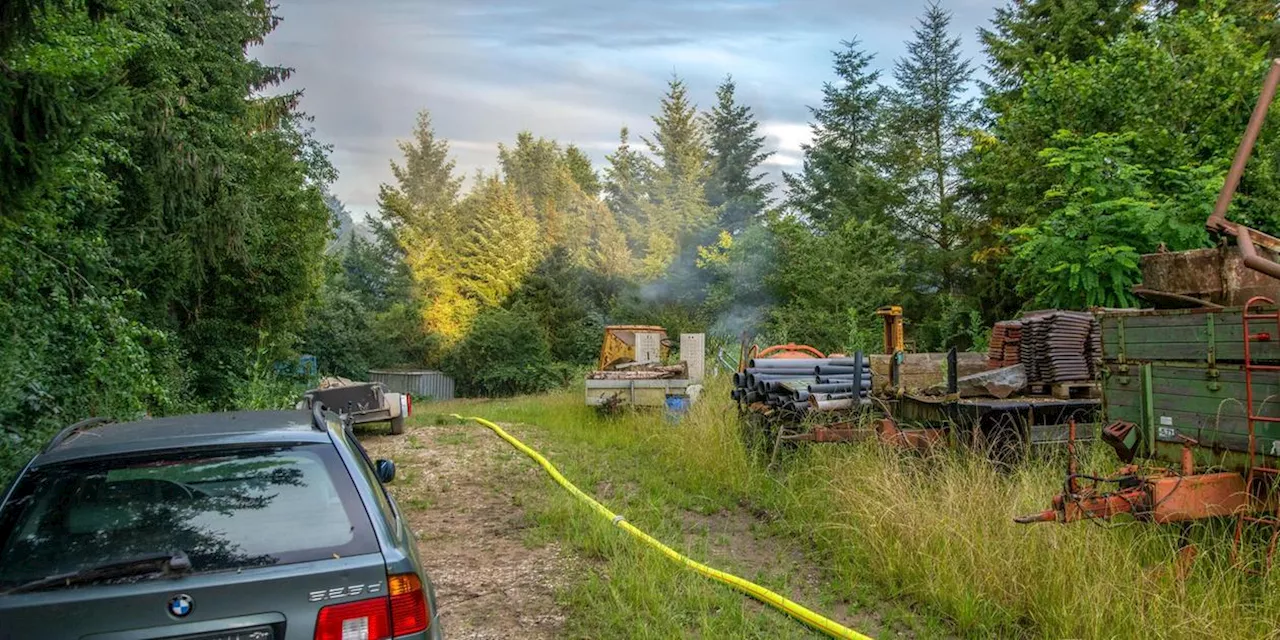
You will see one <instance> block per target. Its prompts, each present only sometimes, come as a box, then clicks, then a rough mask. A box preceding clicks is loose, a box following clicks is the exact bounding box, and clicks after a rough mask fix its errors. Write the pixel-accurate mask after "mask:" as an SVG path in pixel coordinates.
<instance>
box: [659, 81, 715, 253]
mask: <svg viewBox="0 0 1280 640" xmlns="http://www.w3.org/2000/svg"><path fill="white" fill-rule="evenodd" d="M661 105H662V111H661V113H659V114H658V115H656V116H653V123H654V125H655V126H656V127H657V128H656V129H655V130H654V132H653V135H652V136H651V137H648V138H645V139H644V141H645V144H647V145H648V146H649V152H650V153H652V154H653V155H654V157H656V158H658V170H657V173H656V176H655V178H654V184H653V187H652V190H651V192H650V199H651V201H652V204H653V206H654V210H653V213H652V214H651V215H650V225H651V228H650V231H651V232H652V231H658V230H660V231H662V232H664V233H668V234H672V235H675V234H678V233H688V232H691V231H694V230H699V229H702V228H704V227H705V226H707V225H708V224H709V223H710V222H711V221H712V212H711V208H710V207H709V206H707V199H706V190H705V186H704V185H705V183H706V180H707V177H708V173H709V166H708V164H707V161H708V154H707V143H706V138H705V136H704V135H703V131H702V127H700V126H699V123H698V108H697V106H695V105H694V104H693V103H692V102H690V101H689V90H688V88H687V87H686V86H685V84H684V81H683V80H681V79H680V78H678V77H673V78H672V79H671V80H670V81H669V82H668V83H667V93H666V95H664V96H663V97H662V103H661ZM653 225H661V226H662V228H661V229H658V228H654V227H653Z"/></svg>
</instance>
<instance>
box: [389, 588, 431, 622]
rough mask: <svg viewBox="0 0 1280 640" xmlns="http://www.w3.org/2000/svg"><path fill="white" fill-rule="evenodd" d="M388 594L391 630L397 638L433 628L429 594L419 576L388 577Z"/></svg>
mask: <svg viewBox="0 0 1280 640" xmlns="http://www.w3.org/2000/svg"><path fill="white" fill-rule="evenodd" d="M387 593H389V594H391V630H392V631H393V632H394V633H395V634H396V635H397V636H402V635H406V634H410V633H419V632H421V631H423V630H425V629H426V628H427V627H429V626H431V611H430V610H429V609H428V608H427V594H426V592H425V591H424V590H423V589H422V581H421V580H419V579H418V576H417V574H413V573H402V574H399V575H394V576H387Z"/></svg>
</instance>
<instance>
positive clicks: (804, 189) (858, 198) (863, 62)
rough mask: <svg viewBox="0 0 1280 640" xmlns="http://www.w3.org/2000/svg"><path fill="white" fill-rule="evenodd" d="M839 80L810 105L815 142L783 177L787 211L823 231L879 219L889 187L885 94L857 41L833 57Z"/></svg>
mask: <svg viewBox="0 0 1280 640" xmlns="http://www.w3.org/2000/svg"><path fill="white" fill-rule="evenodd" d="M834 57H835V73H836V78H837V80H836V81H834V82H827V83H825V84H824V85H823V87H822V105H821V106H818V107H810V109H809V111H810V113H811V114H812V116H813V123H812V124H811V125H810V130H811V131H812V132H813V138H812V141H811V142H810V143H808V144H807V145H805V146H804V168H803V170H802V171H801V172H800V173H799V174H784V175H783V180H784V181H785V182H786V185H787V190H788V191H789V194H790V195H789V197H788V199H787V205H788V207H789V208H790V209H791V210H792V211H794V212H796V213H798V214H800V216H801V217H803V218H804V219H806V220H808V221H809V222H811V223H813V224H815V225H817V226H818V227H819V228H822V229H835V228H839V227H840V226H841V225H842V224H843V223H844V221H845V220H849V219H855V220H874V219H882V218H883V214H884V210H885V207H886V206H887V204H886V200H887V198H888V196H889V193H890V189H889V185H888V183H887V182H886V181H885V180H884V179H883V178H882V172H881V169H880V165H881V164H882V163H883V155H884V153H883V148H882V144H881V138H882V137H883V135H884V127H883V117H884V90H883V89H882V88H881V87H880V86H879V78H880V72H879V71H875V70H872V69H871V62H872V59H873V58H874V56H873V55H872V54H870V53H867V52H865V51H863V50H862V49H860V48H859V43H858V41H857V40H856V39H855V40H852V41H847V42H844V43H843V48H842V49H841V50H839V51H836V52H835V53H834Z"/></svg>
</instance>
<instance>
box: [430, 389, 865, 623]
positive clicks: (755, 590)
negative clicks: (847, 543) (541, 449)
mask: <svg viewBox="0 0 1280 640" xmlns="http://www.w3.org/2000/svg"><path fill="white" fill-rule="evenodd" d="M453 417H454V418H457V419H459V420H472V421H475V422H477V423H479V424H480V425H482V426H484V427H487V428H488V429H489V430H491V431H493V432H494V433H496V434H497V435H498V437H500V438H502V439H503V440H506V441H507V443H508V444H510V445H511V446H513V447H515V448H516V449H518V450H519V451H520V452H521V453H523V454H525V455H526V456H529V457H530V458H532V459H533V461H534V462H537V463H538V464H539V465H540V466H541V467H542V468H543V469H544V470H546V472H547V474H548V475H550V476H551V479H552V480H555V481H556V483H557V484H559V485H560V486H562V487H564V488H565V490H567V491H568V492H569V493H571V494H573V495H574V497H576V498H577V499H579V500H581V501H583V502H585V503H587V505H588V506H590V507H591V508H592V509H594V510H595V512H596V513H598V514H600V515H601V516H602V517H603V518H605V519H606V520H609V521H610V522H612V523H613V524H614V526H616V527H618V528H620V529H622V530H623V531H626V532H627V533H629V534H631V535H632V536H633V537H635V538H638V539H639V540H640V541H641V542H644V543H645V544H647V545H649V546H651V547H653V548H654V549H657V550H658V551H661V552H662V554H663V555H665V556H667V557H668V558H670V559H671V560H673V561H675V562H678V563H680V564H682V565H684V566H685V567H688V568H689V569H692V570H694V571H696V572H698V573H700V574H702V575H704V576H706V577H708V578H711V579H713V580H718V581H720V582H723V583H724V584H727V585H729V586H731V587H733V588H734V589H737V590H738V591H741V592H742V593H745V594H747V595H749V596H751V597H753V598H755V599H756V600H759V601H760V602H763V603H765V604H767V605H769V606H771V607H773V608H775V609H778V610H779V611H782V612H783V613H786V614H787V615H789V616H791V617H793V618H795V619H797V620H799V621H801V622H803V623H805V624H807V625H809V626H810V627H813V628H814V629H817V630H818V631H821V632H823V633H825V634H827V635H829V636H831V637H833V638H850V639H853V640H870V637H869V636H865V635H862V634H861V633H858V632H857V631H854V630H853V629H850V628H848V627H846V626H844V625H841V624H840V623H838V622H836V621H835V620H832V619H830V618H827V617H824V616H822V615H820V614H818V613H816V612H814V611H811V610H809V609H807V608H805V607H804V606H803V605H800V604H798V603H796V602H792V601H791V600H788V599H786V598H784V597H782V596H780V595H778V594H777V593H774V592H773V591H770V590H768V589H766V588H764V587H762V586H760V585H758V584H756V583H754V582H751V581H750V580H744V579H742V578H739V577H738V576H735V575H733V574H731V573H725V572H724V571H720V570H719V569H713V568H711V567H708V566H707V565H705V564H702V563H700V562H697V561H694V560H690V559H689V558H687V557H685V556H684V555H681V554H680V553H679V552H677V551H676V550H675V549H672V548H671V547H668V546H667V545H665V544H662V542H660V541H658V540H657V539H656V538H654V537H653V536H651V535H649V534H647V533H645V532H643V531H641V530H639V529H637V528H636V527H635V526H633V525H632V524H631V523H630V522H627V521H626V519H625V518H623V517H622V516H620V515H618V514H616V513H614V512H612V511H610V510H609V508H608V507H606V506H604V505H603V504H600V503H599V502H597V501H596V500H595V498H592V497H591V496H589V495H587V494H586V493H583V492H582V490H581V489H579V488H578V487H576V486H574V484H573V483H572V482H569V480H567V479H566V478H565V477H564V476H563V475H561V474H560V472H559V471H558V470H557V469H556V468H555V466H554V465H552V464H551V462H549V461H548V460H547V459H546V458H544V457H542V454H540V453H538V452H537V451H535V450H533V449H532V448H530V447H529V446H528V445H526V444H525V443H523V442H520V441H519V440H517V439H516V438H515V437H514V436H512V435H511V434H509V433H507V432H506V431H504V430H503V429H502V427H499V426H498V425H496V424H494V423H492V422H489V421H488V420H485V419H484V418H477V417H475V416H471V417H463V416H460V415H457V414H453Z"/></svg>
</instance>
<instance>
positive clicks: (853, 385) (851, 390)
mask: <svg viewBox="0 0 1280 640" xmlns="http://www.w3.org/2000/svg"><path fill="white" fill-rule="evenodd" d="M733 386H734V389H733V391H732V392H731V395H732V397H733V399H734V400H737V401H739V402H741V403H744V404H747V405H757V404H760V405H764V406H765V407H767V408H769V409H773V410H775V411H776V412H779V413H782V414H784V415H790V416H793V417H803V416H804V415H805V414H807V413H809V412H811V411H839V410H843V409H852V408H854V407H857V406H859V405H861V404H865V403H867V402H869V396H870V393H871V364H870V362H869V361H868V360H867V359H866V358H864V357H863V355H862V354H861V353H855V354H853V355H852V356H850V357H842V358H757V359H754V360H751V361H750V362H748V363H747V369H746V370H745V371H740V372H738V373H735V374H733Z"/></svg>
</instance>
